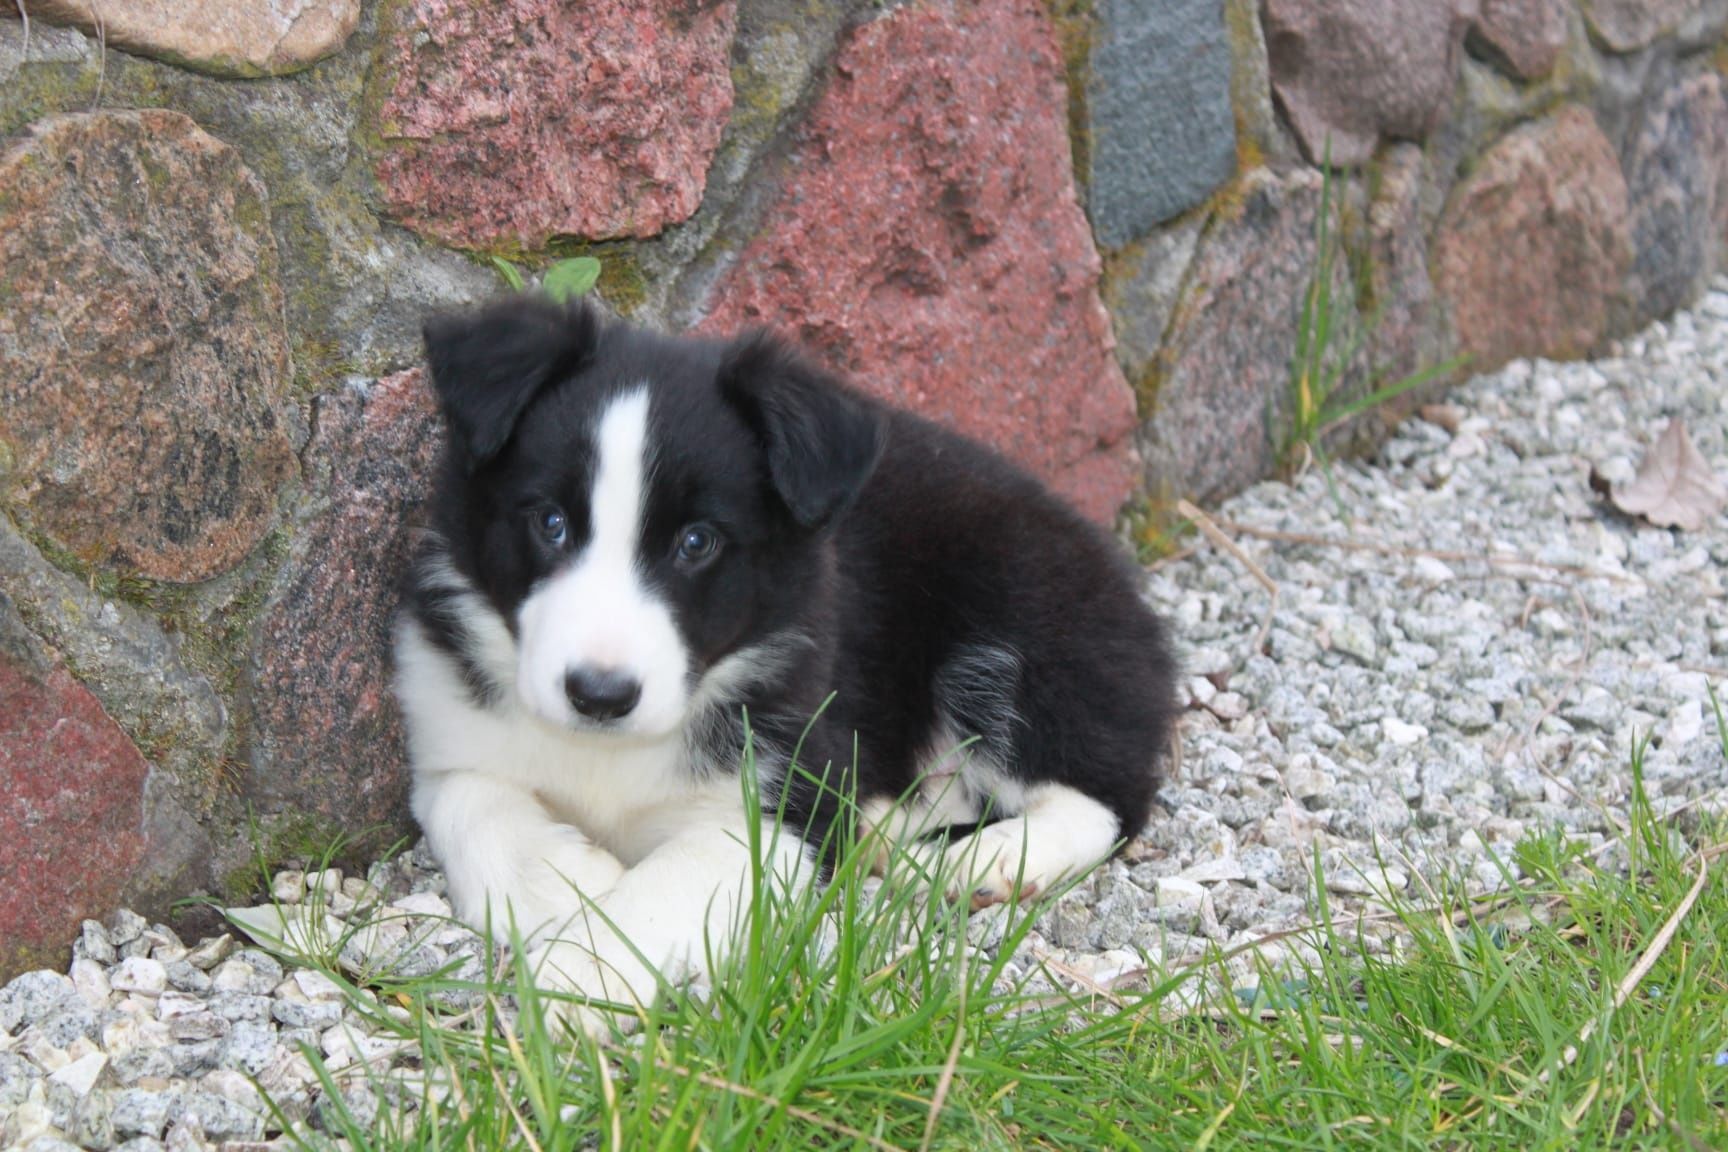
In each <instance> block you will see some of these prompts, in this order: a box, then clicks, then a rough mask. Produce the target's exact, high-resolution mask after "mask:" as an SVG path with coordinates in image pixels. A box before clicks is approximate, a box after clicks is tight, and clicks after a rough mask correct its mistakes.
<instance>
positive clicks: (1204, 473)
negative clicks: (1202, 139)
mask: <svg viewBox="0 0 1728 1152" xmlns="http://www.w3.org/2000/svg"><path fill="white" fill-rule="evenodd" d="M1319 206H1320V177H1319V175H1318V174H1316V173H1314V172H1311V171H1301V172H1297V173H1292V174H1291V175H1290V176H1287V177H1278V176H1275V175H1273V174H1271V173H1270V172H1267V171H1265V170H1260V171H1256V172H1252V173H1250V174H1249V175H1248V176H1247V178H1246V179H1245V180H1244V181H1243V199H1242V203H1241V206H1240V209H1239V210H1237V211H1235V212H1233V213H1231V214H1228V215H1225V216H1221V217H1220V218H1219V219H1218V220H1216V221H1214V222H1213V224H1212V227H1211V229H1210V230H1209V231H1208V233H1207V235H1206V237H1205V238H1204V239H1203V240H1202V241H1201V244H1200V250H1199V252H1198V253H1197V254H1196V255H1195V257H1194V263H1193V266H1192V268H1191V269H1190V271H1189V274H1188V288H1187V290H1186V293H1185V294H1184V296H1183V298H1182V301H1181V303H1180V304H1179V305H1178V306H1177V309H1176V313H1175V316H1174V317H1173V318H1172V319H1171V321H1170V324H1169V327H1168V328H1167V329H1166V331H1165V347H1164V352H1163V356H1164V359H1163V361H1162V365H1161V367H1160V370H1159V371H1158V373H1157V375H1156V379H1155V380H1151V381H1148V382H1147V385H1146V386H1145V389H1144V390H1145V391H1146V392H1147V393H1148V395H1147V396H1146V401H1145V402H1146V404H1147V411H1146V414H1145V416H1146V422H1145V424H1144V425H1143V426H1142V432H1141V435H1142V441H1141V447H1142V452H1143V455H1144V456H1145V459H1146V479H1147V483H1148V486H1149V487H1150V488H1151V490H1152V491H1153V492H1155V493H1159V494H1161V495H1167V496H1188V497H1189V498H1191V499H1195V500H1201V501H1205V500H1212V499H1215V498H1217V497H1219V496H1221V495H1223V494H1224V493H1226V492H1230V491H1233V490H1235V489H1237V488H1239V487H1241V486H1242V485H1243V484H1246V483H1251V482H1252V481H1253V480H1255V479H1257V478H1258V477H1261V476H1264V475H1266V473H1267V472H1268V471H1269V470H1270V469H1271V467H1272V464H1273V462H1274V453H1275V450H1276V444H1275V442H1274V437H1275V435H1276V430H1277V429H1278V428H1281V427H1283V415H1282V414H1283V411H1284V403H1285V397H1286V396H1287V395H1288V392H1289V381H1290V350H1291V349H1292V348H1294V347H1295V346H1296V329H1297V321H1298V319H1299V317H1300V313H1301V307H1302V296H1303V293H1304V292H1305V291H1306V290H1307V287H1308V284H1309V281H1310V280H1311V278H1312V276H1313V271H1312V269H1313V266H1314V223H1315V214H1316V212H1317V211H1318V210H1319Z"/></svg>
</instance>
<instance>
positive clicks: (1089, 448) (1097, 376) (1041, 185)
mask: <svg viewBox="0 0 1728 1152" xmlns="http://www.w3.org/2000/svg"><path fill="white" fill-rule="evenodd" d="M1060 69H1061V65H1060V61H1059V60H1058V58H1057V54H1056V49H1055V45H1054V41H1053V39H1052V35H1051V30H1050V26H1049V22H1048V19H1047V17H1046V15H1045V13H1044V11H1043V9H1042V8H1041V6H1040V5H1039V4H1037V3H1035V2H1034V0H985V2H983V3H980V4H976V5H973V4H953V5H950V4H947V3H942V2H940V0H938V2H932V3H925V4H919V5H914V6H912V7H908V8H902V9H899V10H897V11H895V12H892V13H890V14H889V15H887V16H885V17H883V18H881V19H880V20H877V21H875V22H873V23H870V24H866V25H864V26H863V27H861V28H859V29H858V30H857V32H856V33H855V34H854V35H853V36H852V38H851V39H850V40H849V41H848V42H847V43H846V44H845V45H844V46H843V47H842V49H841V51H840V53H839V56H838V59H837V61H836V64H835V70H834V78H833V81H832V82H831V84H830V86H829V88H828V90H827V91H826V92H825V93H824V94H823V96H822V98H821V99H820V101H819V102H818V104H817V106H816V107H815V108H814V109H813V111H812V112H811V114H810V118H809V121H808V123H807V126H806V129H805V132H804V136H803V138H802V139H801V140H800V141H798V143H797V146H796V148H795V149H794V151H793V154H792V156H791V157H790V160H789V162H788V166H787V171H786V172H785V174H784V177H783V182H782V186H781V188H780V190H779V194H778V196H777V198H776V199H775V201H774V203H773V204H772V206H771V207H770V208H769V209H768V210H767V212H766V214H765V219H766V220H767V221H768V226H767V228H766V230H765V231H764V232H762V233H761V234H760V235H758V236H757V237H756V238H755V239H753V240H752V241H750V242H749V243H748V244H747V245H745V247H744V250H743V251H742V252H741V253H739V254H738V256H737V258H736V261H735V262H734V264H733V265H732V267H731V268H730V269H729V270H728V272H727V273H726V274H725V275H724V276H723V277H722V279H721V281H720V283H719V284H718V285H717V287H716V288H715V290H714V292H713V295H712V297H711V298H712V300H713V307H712V311H711V313H710V315H709V316H708V317H707V319H706V320H705V321H704V324H703V326H704V327H705V328H706V329H707V330H709V331H714V332H731V331H733V330H735V329H737V328H739V327H742V326H744V325H748V324H767V325H770V326H772V327H775V328H779V329H781V330H783V331H785V332H786V333H788V334H789V335H791V336H794V337H796V338H798V339H799V340H800V341H802V342H803V343H804V344H805V345H807V346H808V347H810V348H812V349H814V350H816V351H817V352H818V353H820V354H821V355H823V356H825V357H826V359H827V361H828V363H829V364H830V365H831V366H832V367H834V368H836V369H838V370H840V371H842V372H844V373H845V374H847V375H848V376H850V377H851V378H853V379H855V380H857V381H858V382H859V383H861V384H862V385H864V386H865V387H867V388H869V389H870V390H871V391H873V392H875V393H876V394H878V395H881V396H884V397H887V398H888V399H891V400H893V401H895V402H897V403H900V404H903V405H905V406H907V407H910V408H912V409H915V410H917V411H920V412H923V413H924V414H926V415H928V416H931V417H934V418H935V419H938V420H941V421H942V422H944V423H946V424H949V425H951V426H953V427H956V428H959V429H960V430H962V431H965V432H968V433H971V434H973V435H975V436H978V437H979V438H981V439H983V440H986V441H988V442H990V443H993V444H995V445H996V446H997V447H998V448H1001V449H1003V450H1004V451H1006V452H1007V453H1008V454H1009V455H1011V456H1013V457H1015V458H1016V459H1018V460H1020V461H1021V462H1022V463H1023V464H1026V465H1028V466H1029V467H1031V468H1032V469H1033V470H1034V471H1036V472H1038V473H1039V474H1041V475H1042V476H1043V477H1044V478H1045V479H1046V480H1048V481H1050V482H1051V483H1052V484H1054V485H1055V487H1056V488H1057V489H1058V490H1059V491H1060V492H1062V493H1063V494H1064V495H1066V496H1067V497H1068V498H1069V499H1071V500H1073V501H1074V503H1075V504H1076V505H1078V506H1079V507H1080V508H1081V509H1082V510H1083V511H1085V512H1086V513H1087V514H1088V515H1090V516H1092V517H1094V518H1097V519H1108V518H1109V517H1110V516H1111V515H1112V514H1113V512H1114V511H1115V509H1116V507H1117V506H1118V505H1119V504H1120V503H1121V502H1122V500H1123V499H1125V498H1126V497H1127V495H1128V493H1129V490H1130V488H1131V487H1132V484H1133V477H1134V473H1135V467H1136V466H1135V460H1134V452H1133V445H1132V441H1131V436H1130V433H1131V432H1132V430H1133V427H1134V403H1133V396H1132V395H1131V393H1130V392H1129V389H1128V386H1127V383H1126V381H1125V380H1124V379H1123V377H1122V374H1121V370H1120V369H1119V368H1118V367H1117V365H1116V363H1115V361H1114V360H1113V359H1112V358H1111V355H1110V347H1111V336H1110V320H1109V317H1108V316H1107V315H1106V313H1105V311H1104V306H1103V304H1102V303H1101V302H1100V301H1099V298H1098V278H1099V259H1098V255H1097V252H1096V250H1095V249H1094V248H1093V246H1092V239H1091V235H1090V232H1089V231H1088V229H1087V227H1086V221H1085V218H1084V216H1083V215H1082V213H1081V211H1080V207H1079V205H1078V203H1077V202H1076V200H1075V194H1074V187H1073V183H1072V180H1071V177H1070V173H1069V164H1068V138H1067V134H1066V131H1065V126H1064V124H1063V121H1062V115H1061V109H1062V107H1063V101H1064V99H1065V97H1064V95H1063V88H1062V79H1061V70H1060ZM816 252H819V253H821V257H820V258H819V259H812V258H811V254H812V253H816Z"/></svg>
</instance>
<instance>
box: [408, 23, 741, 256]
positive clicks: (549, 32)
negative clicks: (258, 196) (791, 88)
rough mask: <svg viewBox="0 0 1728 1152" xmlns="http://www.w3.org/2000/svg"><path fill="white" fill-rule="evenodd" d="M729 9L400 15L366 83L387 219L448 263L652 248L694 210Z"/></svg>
mask: <svg viewBox="0 0 1728 1152" xmlns="http://www.w3.org/2000/svg"><path fill="white" fill-rule="evenodd" d="M735 15H736V3H735V0H713V2H703V0H591V2H589V3H583V4H567V3H561V2H559V0H412V2H411V3H407V4H403V5H401V6H399V7H395V8H390V9H386V17H385V27H384V29H383V34H382V38H381V39H382V47H381V48H380V50H379V51H380V67H379V72H378V74H377V76H376V77H375V79H374V85H375V88H374V91H375V92H376V93H377V97H378V100H377V111H376V114H375V122H374V126H375V128H376V131H377V134H378V136H379V138H380V140H381V141H382V154H381V155H379V156H378V157H377V174H378V183H379V187H380V191H381V194H382V196H383V200H384V206H385V208H386V210H387V211H388V212H389V214H390V215H391V216H393V217H395V218H396V219H397V220H398V221H400V222H401V223H403V224H405V225H407V226H408V227H410V228H412V229H414V230H415V231H417V232H420V233H422V234H423V235H426V236H429V237H432V238H433V239H436V240H439V241H441V242H443V243H446V244H451V245H455V246H457V247H463V248H513V247H521V248H528V249H538V248H542V247H544V246H545V245H546V243H547V242H548V241H549V240H551V239H552V238H554V237H557V236H579V237H584V238H587V239H594V240H599V239H607V238H611V237H620V236H652V235H654V234H656V233H657V232H659V231H660V230H661V229H663V228H665V227H666V226H667V225H668V224H675V223H677V222H678V221H680V220H684V219H687V218H688V217H689V216H690V214H691V213H693V212H694V211H696V207H697V205H698V204H700V203H701V201H702V192H703V188H704V186H705V184H706V180H707V172H708V162H709V161H710V160H711V159H712V158H713V155H714V149H715V147H716V146H717V145H718V144H719V142H720V134H721V132H722V131H723V130H724V128H725V127H726V120H727V117H728V116H729V115H730V113H731V110H732V77H731V72H730V70H729V63H728V53H729V51H730V47H731V43H732V30H733V23H734V18H735Z"/></svg>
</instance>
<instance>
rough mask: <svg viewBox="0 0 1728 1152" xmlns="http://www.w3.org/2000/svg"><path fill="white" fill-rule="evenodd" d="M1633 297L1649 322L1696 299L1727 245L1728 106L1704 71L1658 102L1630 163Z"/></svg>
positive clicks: (1715, 79) (1714, 77)
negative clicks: (1634, 281)
mask: <svg viewBox="0 0 1728 1152" xmlns="http://www.w3.org/2000/svg"><path fill="white" fill-rule="evenodd" d="M1626 186H1627V192H1628V194H1629V195H1630V197H1631V203H1632V247H1633V251H1634V253H1635V255H1634V257H1633V262H1632V270H1633V273H1634V275H1635V276H1636V278H1637V282H1636V284H1635V286H1634V289H1633V298H1634V299H1636V300H1637V301H1638V306H1639V308H1640V309H1641V310H1642V312H1643V313H1644V315H1645V316H1647V317H1654V316H1663V315H1667V314H1668V313H1669V312H1672V311H1673V310H1674V309H1676V308H1678V307H1680V306H1682V305H1684V304H1685V303H1687V302H1688V301H1689V300H1691V299H1693V298H1694V297H1695V296H1696V295H1697V294H1698V293H1699V291H1700V290H1701V289H1702V288H1703V287H1704V284H1705V282H1706V281H1707V280H1708V279H1709V277H1710V274H1711V273H1712V272H1714V271H1715V270H1716V268H1717V267H1718V266H1719V261H1720V259H1721V254H1722V251H1723V245H1724V243H1725V242H1728V99H1725V98H1724V93H1723V82H1722V77H1721V76H1720V75H1718V74H1717V73H1715V72H1706V73H1703V74H1701V75H1698V76H1695V77H1693V78H1692V79H1690V80H1688V81H1685V82H1684V83H1680V84H1676V85H1674V86H1673V87H1672V88H1670V89H1669V90H1668V91H1667V92H1665V93H1663V94H1662V95H1661V96H1660V98H1659V99H1657V100H1654V101H1652V106H1651V108H1650V111H1649V114H1648V116H1647V117H1646V119H1645V120H1644V123H1643V124H1642V125H1641V127H1640V128H1639V131H1638V134H1637V136H1636V138H1635V139H1634V140H1633V141H1632V146H1631V148H1630V149H1629V153H1628V156H1627V161H1626Z"/></svg>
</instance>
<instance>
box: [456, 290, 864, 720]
mask: <svg viewBox="0 0 1728 1152" xmlns="http://www.w3.org/2000/svg"><path fill="white" fill-rule="evenodd" d="M425 337H426V352H427V362H428V365H429V367H430V369H431V375H432V382H433V387H434V389H435V390H436V392H437V395H438V399H439V403H440V405H441V407H442V409H443V412H444V417H445V423H446V426H447V428H448V432H449V443H448V447H447V461H446V477H445V488H446V493H445V500H444V501H443V503H444V505H445V507H444V511H443V514H442V522H441V523H440V528H441V530H442V533H443V535H444V538H445V540H446V541H447V542H448V544H449V547H450V550H451V557H452V560H453V562H454V563H455V565H456V567H457V570H458V571H459V572H461V573H462V574H463V575H464V576H465V577H466V578H467V579H469V580H471V581H472V582H473V583H474V584H475V585H476V586H477V587H478V588H479V589H480V591H481V592H483V593H484V594H485V595H486V597H487V598H488V599H489V601H490V602H491V604H492V606H493V607H494V608H495V609H496V610H497V611H498V613H499V614H500V615H501V616H502V617H503V619H504V621H505V623H506V625H507V627H508V628H509V631H510V634H511V636H512V637H513V639H514V641H515V652H514V658H515V669H514V682H515V690H516V692H517V694H518V696H519V697H520V699H521V702H522V703H523V704H524V705H525V706H526V707H527V708H528V709H529V710H530V711H531V712H532V713H533V714H534V715H536V716H538V717H539V718H540V719H542V720H544V721H546V722H548V723H550V724H554V725H557V726H559V727H562V728H566V729H570V730H573V731H588V732H606V733H613V734H618V735H620V736H634V737H638V738H647V739H655V738H660V737H663V736H667V735H670V734H672V733H674V732H677V731H678V730H679V729H680V728H681V726H682V725H683V723H684V721H685V719H686V717H687V716H688V714H689V713H690V711H691V709H692V707H693V704H694V702H695V701H697V700H700V699H711V698H712V697H713V696H714V694H715V693H716V692H723V691H724V689H725V688H726V687H728V686H729V685H730V684H733V683H736V682H738V681H740V680H741V679H748V674H749V671H750V666H751V664H752V661H753V660H760V658H761V657H762V656H763V654H765V653H767V652H770V651H773V650H774V649H775V648H776V647H777V646H780V645H783V644H784V643H785V642H786V640H787V639H788V638H789V636H790V634H791V633H793V632H795V631H796V629H797V626H798V623H799V616H800V612H801V610H803V609H805V608H806V607H807V605H808V600H809V597H811V596H812V595H814V594H815V590H816V586H817V581H818V580H819V576H820V571H821V555H822V550H823V549H824V547H825V546H826V545H825V540H826V537H827V533H828V529H829V528H830V527H831V526H832V525H833V524H834V522H835V521H836V520H837V519H838V518H839V517H840V516H842V515H843V514H844V513H845V511H846V509H847V508H848V507H849V506H850V505H851V503H852V501H853V500H854V499H855V498H856V497H857V495H858V493H859V491H860V490H861V489H862V487H863V485H864V483H865V482H866V480H868V478H869V476H870V473H871V471H872V469H873V468H874V467H875V464H876V460H877V458H878V456H879V455H880V454H881V450H882V444H883V438H884V435H885V431H884V429H885V425H884V419H883V415H882V413H881V411H880V410H879V409H878V408H877V407H876V406H875V405H874V404H873V403H871V402H870V401H868V400H866V399H864V398H863V397H861V396H859V395H858V394H857V393H855V392H852V391H851V390H850V389H847V388H846V387H844V386H843V385H841V384H839V383H838V382H836V381H834V380H831V379H829V378H827V377H826V376H824V375H823V374H822V373H820V372H818V371H816V370H815V369H813V368H811V367H810V366H809V365H808V364H806V363H805V362H803V361H802V360H800V359H799V358H798V357H797V356H795V355H794V354H793V353H791V352H790V351H789V350H788V349H786V348H785V347H784V346H782V345H780V344H779V343H778V342H777V341H775V340H774V339H772V338H771V337H768V336H766V335H761V334H755V335H750V336H746V337H743V338H741V339H739V340H737V341H735V342H733V343H731V344H718V343H712V342H708V341H700V340H674V339H668V338H665V337H661V336H657V335H654V334H652V333H648V332H644V331H641V330H637V329H632V328H629V327H627V326H624V325H618V324H603V323H602V322H601V321H600V319H599V317H598V316H597V315H596V314H595V313H594V312H593V310H592V309H590V308H588V307H587V306H585V305H580V304H579V305H575V306H571V307H564V306H559V305H554V304H552V303H550V302H547V301H544V300H537V299H532V298H526V297H523V298H516V299H511V300H508V301H504V302H502V303H499V304H495V305H493V306H491V307H488V308H486V309H483V310H481V311H478V312H473V313H465V314H460V315H452V316H445V317H440V318H437V319H435V320H433V321H431V322H430V323H428V324H427V326H426V330H425Z"/></svg>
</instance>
